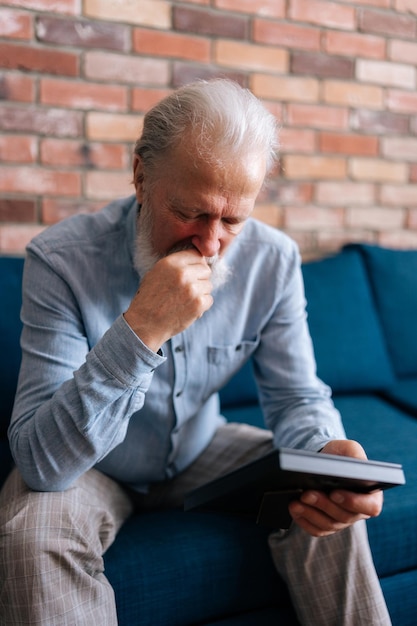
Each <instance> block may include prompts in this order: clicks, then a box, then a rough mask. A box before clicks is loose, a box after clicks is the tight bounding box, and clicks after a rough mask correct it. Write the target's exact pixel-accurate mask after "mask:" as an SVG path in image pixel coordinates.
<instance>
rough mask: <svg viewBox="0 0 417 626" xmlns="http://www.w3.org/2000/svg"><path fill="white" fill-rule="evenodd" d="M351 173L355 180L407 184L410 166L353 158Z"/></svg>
mask: <svg viewBox="0 0 417 626" xmlns="http://www.w3.org/2000/svg"><path fill="white" fill-rule="evenodd" d="M349 173H350V176H351V177H352V179H353V180H365V181H376V182H381V183H383V182H387V183H389V182H392V183H406V182H407V180H408V166H407V164H406V163H395V162H393V161H387V160H385V159H375V158H374V159H370V158H359V157H356V158H353V159H351V160H350V162H349Z"/></svg>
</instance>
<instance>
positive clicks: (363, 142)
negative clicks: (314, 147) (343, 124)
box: [320, 133, 379, 156]
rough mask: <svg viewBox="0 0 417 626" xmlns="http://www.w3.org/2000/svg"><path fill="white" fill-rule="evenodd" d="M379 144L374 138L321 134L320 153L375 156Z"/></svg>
mask: <svg viewBox="0 0 417 626" xmlns="http://www.w3.org/2000/svg"><path fill="white" fill-rule="evenodd" d="M378 148H379V142H378V139H377V138H376V137H370V136H368V135H353V134H342V133H321V134H320V151H321V152H329V153H335V154H359V155H367V156H376V155H377V154H378Z"/></svg>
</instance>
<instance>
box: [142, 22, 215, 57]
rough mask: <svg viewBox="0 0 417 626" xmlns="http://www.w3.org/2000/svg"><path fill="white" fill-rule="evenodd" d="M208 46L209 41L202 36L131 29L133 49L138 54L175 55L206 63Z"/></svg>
mask: <svg viewBox="0 0 417 626" xmlns="http://www.w3.org/2000/svg"><path fill="white" fill-rule="evenodd" d="M210 47H211V43H210V41H209V40H208V39H203V38H202V37H192V36H189V35H180V34H179V33H172V32H162V31H160V32H158V31H156V30H148V29H145V28H140V29H139V28H136V29H135V30H134V31H133V50H134V52H138V53H139V54H145V55H146V54H148V55H151V56H152V55H153V56H163V57H176V58H178V59H188V60H190V61H200V62H202V63H208V62H209V60H210Z"/></svg>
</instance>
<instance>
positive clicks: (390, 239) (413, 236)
mask: <svg viewBox="0 0 417 626" xmlns="http://www.w3.org/2000/svg"><path fill="white" fill-rule="evenodd" d="M378 243H379V245H380V246H384V247H385V248H395V249H397V250H398V249H401V248H402V249H404V250H408V249H410V248H417V233H415V232H413V231H410V230H399V231H395V232H390V231H384V232H382V233H380V234H379V235H378Z"/></svg>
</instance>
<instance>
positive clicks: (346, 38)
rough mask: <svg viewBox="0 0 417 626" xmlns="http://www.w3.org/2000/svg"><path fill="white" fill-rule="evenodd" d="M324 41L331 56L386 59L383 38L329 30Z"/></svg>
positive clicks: (324, 36)
mask: <svg viewBox="0 0 417 626" xmlns="http://www.w3.org/2000/svg"><path fill="white" fill-rule="evenodd" d="M323 39H324V49H325V50H326V52H329V53H330V54H340V55H343V56H349V57H365V58H370V59H383V58H385V52H386V43H385V39H383V38H382V37H375V36H373V35H368V34H366V35H363V34H360V33H346V32H342V31H338V30H327V31H326V32H325V33H324V35H323Z"/></svg>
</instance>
